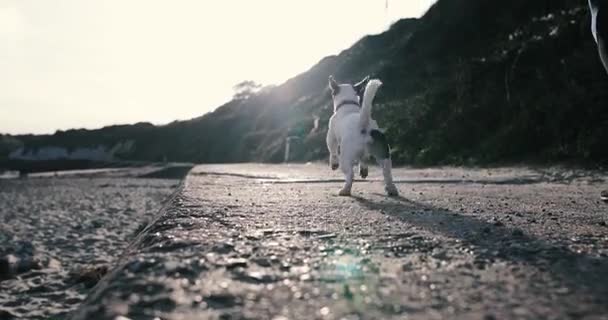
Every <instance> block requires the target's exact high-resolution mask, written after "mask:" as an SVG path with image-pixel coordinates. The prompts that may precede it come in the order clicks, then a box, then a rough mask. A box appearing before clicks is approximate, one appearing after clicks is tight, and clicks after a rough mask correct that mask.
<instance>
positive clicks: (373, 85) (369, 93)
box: [359, 79, 382, 129]
mask: <svg viewBox="0 0 608 320" xmlns="http://www.w3.org/2000/svg"><path fill="white" fill-rule="evenodd" d="M381 85H382V81H380V80H378V79H372V80H370V81H369V82H368V83H367V86H366V87H365V93H364V94H363V105H362V107H361V118H360V119H359V126H360V128H361V129H367V128H368V127H369V122H370V121H371V119H372V102H373V101H374V97H375V96H376V92H377V91H378V88H380V86H381Z"/></svg>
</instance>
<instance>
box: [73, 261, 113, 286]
mask: <svg viewBox="0 0 608 320" xmlns="http://www.w3.org/2000/svg"><path fill="white" fill-rule="evenodd" d="M106 273H108V267H107V266H98V267H84V268H80V269H77V270H75V271H72V272H71V273H70V276H71V278H72V281H74V282H75V283H84V285H85V286H86V287H87V288H92V287H94V286H95V285H96V284H97V282H99V280H101V278H102V277H103V276H104V275H105V274H106Z"/></svg>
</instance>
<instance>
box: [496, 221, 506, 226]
mask: <svg viewBox="0 0 608 320" xmlns="http://www.w3.org/2000/svg"><path fill="white" fill-rule="evenodd" d="M494 225H495V226H497V227H503V226H504V225H505V224H504V223H502V221H496V222H494Z"/></svg>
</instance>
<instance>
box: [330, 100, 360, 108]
mask: <svg viewBox="0 0 608 320" xmlns="http://www.w3.org/2000/svg"><path fill="white" fill-rule="evenodd" d="M346 104H354V105H356V106H357V107H361V105H360V104H359V101H355V100H344V101H342V102H340V103H339V104H338V105H337V106H336V111H338V109H340V108H341V107H342V106H344V105H346Z"/></svg>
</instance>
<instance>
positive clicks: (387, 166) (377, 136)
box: [369, 130, 399, 196]
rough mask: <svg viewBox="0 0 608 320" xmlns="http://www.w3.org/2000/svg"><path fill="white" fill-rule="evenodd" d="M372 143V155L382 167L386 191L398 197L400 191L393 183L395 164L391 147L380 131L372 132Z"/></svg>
mask: <svg viewBox="0 0 608 320" xmlns="http://www.w3.org/2000/svg"><path fill="white" fill-rule="evenodd" d="M370 134H371V136H372V143H371V145H370V147H369V150H370V152H371V154H372V155H373V156H374V158H376V161H378V165H380V166H381V167H382V175H383V176H384V191H386V194H387V195H389V196H398V195H399V190H397V187H396V186H395V183H394V182H393V173H392V168H393V163H392V161H391V153H390V146H389V145H388V141H387V140H386V136H385V135H384V133H382V132H381V131H379V130H371V132H370Z"/></svg>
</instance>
